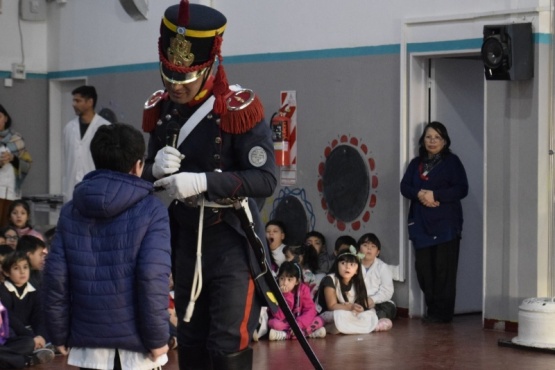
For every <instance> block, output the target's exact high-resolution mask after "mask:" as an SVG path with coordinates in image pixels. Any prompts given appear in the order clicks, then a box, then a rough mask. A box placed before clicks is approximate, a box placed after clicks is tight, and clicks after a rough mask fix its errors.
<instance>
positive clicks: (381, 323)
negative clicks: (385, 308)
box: [374, 318, 393, 331]
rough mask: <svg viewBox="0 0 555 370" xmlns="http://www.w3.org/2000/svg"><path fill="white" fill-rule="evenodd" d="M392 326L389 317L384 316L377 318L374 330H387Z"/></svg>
mask: <svg viewBox="0 0 555 370" xmlns="http://www.w3.org/2000/svg"><path fill="white" fill-rule="evenodd" d="M392 327H393V323H392V322H391V320H390V319H387V318H384V319H379V320H378V325H376V329H374V331H388V330H389V329H391V328H392Z"/></svg>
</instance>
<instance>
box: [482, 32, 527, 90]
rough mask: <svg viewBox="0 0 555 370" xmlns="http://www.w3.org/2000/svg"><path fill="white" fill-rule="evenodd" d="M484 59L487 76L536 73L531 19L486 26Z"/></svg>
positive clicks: (497, 77) (521, 77)
mask: <svg viewBox="0 0 555 370" xmlns="http://www.w3.org/2000/svg"><path fill="white" fill-rule="evenodd" d="M482 61H483V62H484V68H485V74H486V80H529V79H531V78H532V77H534V40H533V36H532V23H513V24H504V25H492V26H484V41H483V43H482Z"/></svg>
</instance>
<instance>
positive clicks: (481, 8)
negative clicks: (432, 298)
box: [0, 0, 549, 73]
mask: <svg viewBox="0 0 555 370" xmlns="http://www.w3.org/2000/svg"><path fill="white" fill-rule="evenodd" d="M192 2H195V1H192ZM197 2H198V1H197ZM17 3H18V0H8V1H6V0H5V1H3V8H2V14H0V45H2V47H1V48H0V71H9V70H11V63H12V62H17V61H19V58H20V54H21V53H20V43H19V35H18V34H19V31H18V27H17V14H18V6H17ZM149 3H150V11H149V19H148V20H142V21H134V20H133V19H132V18H131V17H130V16H128V15H127V14H126V13H125V11H124V10H123V8H122V6H121V4H120V2H119V1H116V0H95V1H78V0H68V1H67V3H65V4H58V3H57V2H48V3H47V12H48V17H47V21H46V22H26V21H22V22H21V24H22V29H23V38H24V45H25V54H26V60H27V61H26V64H28V70H29V71H31V72H37V73H45V72H46V71H49V72H51V71H67V70H76V69H86V68H99V67H106V66H115V65H129V64H137V63H147V62H155V61H156V60H157V50H156V39H157V35H158V30H159V25H160V19H161V17H162V14H163V12H164V10H165V9H166V8H167V6H169V5H172V4H176V3H178V1H177V0H155V1H150V2H149ZM203 3H208V4H210V3H211V4H212V5H213V6H214V7H215V8H217V9H219V10H221V11H222V12H223V13H224V14H225V15H226V16H227V17H228V28H227V31H226V35H225V42H224V47H223V52H224V56H226V55H234V56H236V55H249V54H264V53H283V52H295V51H307V50H320V49H335V48H351V47H361V46H375V45H390V44H399V43H400V41H401V31H402V23H403V20H404V19H407V18H429V17H434V16H442V17H445V16H450V15H452V16H458V15H461V14H467V13H487V12H492V13H495V12H506V11H509V10H518V9H529V8H536V7H538V6H548V5H549V0H490V1H482V0H467V1H457V0H448V1H446V0H443V1H441V0H420V1H410V0H406V1H402V2H401V1H377V0H350V1H346V2H339V1H337V0H303V1H298V0H281V1H268V0H260V1H252V0H233V1H229V0H213V1H203ZM431 36H434V37H437V38H438V39H440V40H456V39H461V38H466V37H476V36H479V35H476V34H472V35H464V34H463V35H461V34H459V33H456V32H455V33H453V32H452V31H450V32H449V33H438V34H437V35H431ZM47 46H48V47H47Z"/></svg>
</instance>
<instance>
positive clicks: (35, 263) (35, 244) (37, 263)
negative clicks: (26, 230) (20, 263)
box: [17, 235, 48, 289]
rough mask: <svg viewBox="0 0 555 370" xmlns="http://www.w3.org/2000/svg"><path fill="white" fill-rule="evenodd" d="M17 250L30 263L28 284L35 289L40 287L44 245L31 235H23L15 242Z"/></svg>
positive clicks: (45, 252)
mask: <svg viewBox="0 0 555 370" xmlns="http://www.w3.org/2000/svg"><path fill="white" fill-rule="evenodd" d="M17 250H18V251H21V252H23V253H25V254H26V255H27V257H29V262H30V263H31V277H30V278H29V282H30V283H31V284H33V286H34V287H35V288H37V289H40V287H41V285H42V270H43V269H44V261H45V260H46V255H47V254H48V250H47V249H46V243H45V242H44V241H42V240H40V239H39V238H37V237H35V236H32V235H23V236H22V237H21V238H19V241H18V242H17Z"/></svg>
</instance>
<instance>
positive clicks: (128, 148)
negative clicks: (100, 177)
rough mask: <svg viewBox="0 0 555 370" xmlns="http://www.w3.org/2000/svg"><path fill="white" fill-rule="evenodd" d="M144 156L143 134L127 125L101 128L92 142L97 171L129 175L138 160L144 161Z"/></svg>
mask: <svg viewBox="0 0 555 370" xmlns="http://www.w3.org/2000/svg"><path fill="white" fill-rule="evenodd" d="M144 154H145V140H144V138H143V134H141V132H140V131H139V130H137V129H136V128H134V127H133V126H131V125H128V124H125V123H114V124H112V125H103V126H100V127H99V128H98V130H97V131H96V133H95V134H94V137H93V139H92V141H91V155H92V158H93V162H94V165H95V167H96V169H97V170H101V169H102V170H112V171H116V172H123V173H129V171H131V169H132V168H133V166H134V165H135V163H136V162H137V161H138V160H141V161H142V160H143V156H144Z"/></svg>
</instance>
